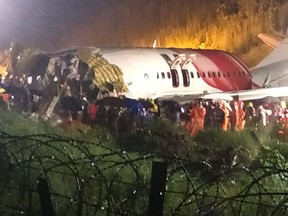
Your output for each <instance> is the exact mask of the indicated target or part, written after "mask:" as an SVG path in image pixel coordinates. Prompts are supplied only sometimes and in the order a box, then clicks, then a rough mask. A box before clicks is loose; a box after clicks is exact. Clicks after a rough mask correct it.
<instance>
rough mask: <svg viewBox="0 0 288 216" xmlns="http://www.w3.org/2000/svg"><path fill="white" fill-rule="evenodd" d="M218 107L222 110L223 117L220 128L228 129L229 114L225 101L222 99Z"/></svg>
mask: <svg viewBox="0 0 288 216" xmlns="http://www.w3.org/2000/svg"><path fill="white" fill-rule="evenodd" d="M219 104H220V109H222V110H223V112H224V119H223V123H222V129H223V130H224V131H227V130H228V127H229V114H230V110H229V109H228V107H227V105H226V103H225V102H224V101H220V103H219Z"/></svg>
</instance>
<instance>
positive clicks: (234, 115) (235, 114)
mask: <svg viewBox="0 0 288 216" xmlns="http://www.w3.org/2000/svg"><path fill="white" fill-rule="evenodd" d="M230 106H231V109H232V110H231V112H230V125H231V129H232V130H237V121H238V119H239V111H238V109H239V104H238V97H237V96H235V97H233V100H232V101H231V103H230Z"/></svg>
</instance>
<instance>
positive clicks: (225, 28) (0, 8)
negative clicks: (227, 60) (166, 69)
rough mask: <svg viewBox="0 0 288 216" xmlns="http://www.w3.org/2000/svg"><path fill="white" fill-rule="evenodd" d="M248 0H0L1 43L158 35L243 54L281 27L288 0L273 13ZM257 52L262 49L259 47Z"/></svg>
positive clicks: (144, 39) (49, 46) (147, 39)
mask: <svg viewBox="0 0 288 216" xmlns="http://www.w3.org/2000/svg"><path fill="white" fill-rule="evenodd" d="M223 2H225V4H223ZM239 2H240V3H239ZM251 2H254V1H252V0H251V1H248V0H201V1H200V0H165V1H164V0H0V26H1V30H0V48H8V47H9V45H10V42H11V41H13V42H18V43H21V44H22V45H24V46H25V47H27V46H33V47H38V48H40V49H42V50H44V51H56V50H59V49H65V48H68V47H71V46H80V45H84V46H85V45H87V46H96V47H136V46H138V47H141V46H144V47H147V46H151V45H152V43H153V41H154V40H157V45H158V46H159V47H171V46H174V47H175V46H176V47H182V48H183V47H190V48H212V49H223V50H226V51H231V52H235V53H237V54H241V55H242V54H243V55H246V53H247V52H249V51H250V50H251V48H250V46H258V45H259V44H260V43H261V41H260V40H259V39H257V37H256V35H257V34H258V33H260V32H263V31H265V32H266V31H268V30H269V29H271V26H273V25H274V26H273V27H275V28H276V30H279V29H280V27H282V26H281V25H283V26H285V27H286V26H287V22H286V23H284V22H282V23H281V22H280V23H279V22H277V20H286V21H287V20H288V19H287V18H288V17H287V16H288V15H287V10H288V3H287V4H286V7H282V6H281V7H278V8H281V10H282V13H281V11H280V10H279V12H277V13H274V11H276V10H274V9H269V8H270V6H271V5H273V2H274V1H273V0H261V1H258V3H257V4H256V1H255V2H254V3H253V4H251ZM279 2H280V1H279ZM234 3H238V5H236V7H235V4H234ZM267 3H268V4H267ZM267 5H269V6H268V7H267ZM263 10H266V11H265V13H261V11H262V12H263ZM269 10H270V11H273V12H272V15H271V13H269ZM259 11H260V12H259ZM248 12H249V13H250V14H248ZM255 12H259V13H258V14H255ZM273 13H274V14H273ZM285 14H286V15H285ZM247 15H248V16H247ZM284 15H285V16H284ZM280 18H281V19H280ZM263 20H265V22H263ZM275 23H276V24H275ZM231 26H233V28H231ZM248 47H249V49H248ZM256 53H263V49H262V50H260V51H257V52H256ZM257 55H258V54H257ZM250 56H252V57H253V56H255V54H253V53H252V54H251V55H250ZM257 58H258V57H257ZM256 61H257V59H256V60H254V59H252V61H251V62H252V64H254V62H256Z"/></svg>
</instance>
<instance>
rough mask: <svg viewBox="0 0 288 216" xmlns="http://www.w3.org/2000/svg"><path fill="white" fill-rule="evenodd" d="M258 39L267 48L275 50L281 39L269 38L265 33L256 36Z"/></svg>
mask: <svg viewBox="0 0 288 216" xmlns="http://www.w3.org/2000/svg"><path fill="white" fill-rule="evenodd" d="M257 37H258V38H260V39H261V40H262V41H263V42H264V43H266V44H267V45H268V46H270V47H272V48H273V49H275V48H276V47H278V46H279V44H280V43H281V42H282V40H283V39H282V38H280V37H277V36H271V35H268V34H265V33H260V34H258V35H257Z"/></svg>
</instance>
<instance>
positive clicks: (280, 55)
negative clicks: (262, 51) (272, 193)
mask: <svg viewBox="0 0 288 216" xmlns="http://www.w3.org/2000/svg"><path fill="white" fill-rule="evenodd" d="M259 35H260V37H259V36H258V37H259V38H260V39H261V40H263V41H264V42H265V43H267V44H268V45H269V46H271V47H273V46H274V47H275V48H274V50H273V51H272V52H271V53H270V54H269V55H268V56H266V57H265V58H264V59H263V60H262V61H261V62H260V63H259V64H258V65H256V66H255V67H254V68H258V67H263V66H265V65H270V64H272V63H275V62H278V61H282V60H285V59H287V60H288V56H287V52H288V30H287V31H286V34H285V36H284V39H276V38H275V37H271V36H267V35H265V34H259Z"/></svg>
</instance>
